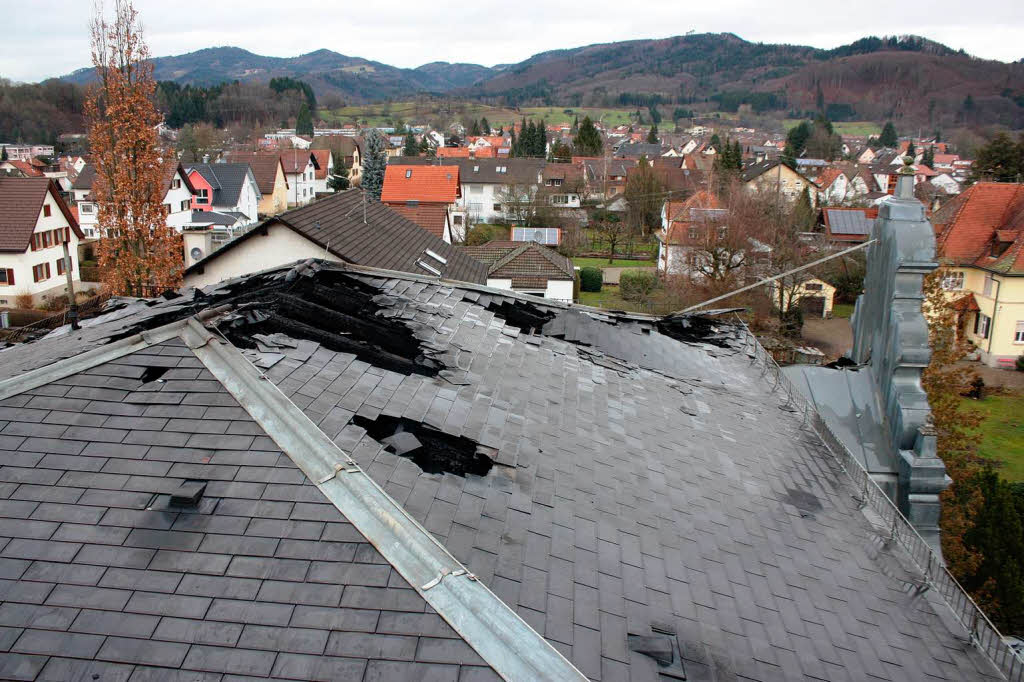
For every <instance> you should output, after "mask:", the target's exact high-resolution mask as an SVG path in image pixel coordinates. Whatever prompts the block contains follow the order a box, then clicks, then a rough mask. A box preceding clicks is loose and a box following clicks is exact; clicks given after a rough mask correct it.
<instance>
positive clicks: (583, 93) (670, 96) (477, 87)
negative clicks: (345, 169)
mask: <svg viewBox="0 0 1024 682" xmlns="http://www.w3.org/2000/svg"><path fill="white" fill-rule="evenodd" d="M153 63H154V68H155V74H156V77H157V79H158V80H173V81H176V82H178V83H181V84H186V83H189V84H194V85H211V84H216V83H221V82H224V81H234V80H240V81H258V82H266V81H269V80H270V79H271V78H274V77H279V76H290V77H292V78H298V79H301V80H304V81H306V82H308V83H309V84H310V85H311V86H312V87H313V89H314V91H315V92H316V93H317V95H318V96H323V95H327V94H335V95H340V96H341V97H342V98H344V99H345V100H347V101H351V102H353V103H362V102H373V101H382V100H385V99H400V98H408V97H411V96H413V95H416V94H420V93H433V94H444V93H448V94H451V95H454V96H459V97H466V98H472V99H478V100H483V101H488V102H491V103H495V104H503V105H512V106H515V105H529V104H545V105H557V106H563V105H564V106H629V107H634V106H635V107H637V108H641V109H644V108H646V107H647V106H648V105H649V104H651V103H658V104H660V105H666V106H673V107H675V106H678V107H682V108H688V107H690V106H694V107H700V106H701V105H702V104H704V105H706V106H705V108H715V109H720V110H724V111H735V110H736V109H737V107H741V106H746V107H750V108H752V109H753V110H754V112H755V113H756V112H759V111H778V112H783V113H793V114H794V115H804V114H806V113H807V112H813V111H817V110H821V109H822V108H825V109H827V111H828V112H830V115H831V116H832V117H833V118H836V119H842V118H844V117H845V118H851V119H853V118H855V119H867V120H882V119H886V118H896V119H905V120H908V121H911V122H913V123H915V124H916V125H928V126H932V125H934V126H937V127H938V126H948V125H954V124H963V123H978V124H982V123H1001V124H1004V125H1009V126H1011V127H1024V63H1020V62H1016V63H1010V64H1007V63H1004V62H997V61H988V60H982V59H977V58H974V57H971V56H970V55H967V54H965V53H963V52H962V51H960V52H957V51H954V50H952V49H951V48H949V47H947V46H945V45H942V44H941V43H937V42H934V41H930V40H927V39H925V38H920V37H917V36H900V37H895V36H893V37H884V38H877V37H869V38H863V39H861V40H858V41H855V42H853V43H851V44H849V45H844V46H841V47H838V48H835V49H831V50H824V49H819V48H814V47H807V46H801V45H781V44H779V45H777V44H765V43H752V42H748V41H746V40H743V39H742V38H740V37H738V36H736V35H735V34H732V33H719V34H711V33H704V34H693V35H687V36H676V37H673V38H665V39H657V40H630V41H624V42H616V43H606V44H596V45H586V46H582V47H576V48H568V49H559V50H551V51H548V52H542V53H540V54H536V55H534V56H532V57H530V58H529V59H526V60H524V61H522V62H520V63H518V64H502V65H498V66H495V67H486V66H481V65H478V64H461V63H457V64H451V63H448V62H432V63H429V64H424V65H422V66H419V67H417V68H415V69H401V68H397V67H394V66H389V65H387V64H383V63H381V62H375V61H371V60H367V59H363V58H360V57H350V56H346V55H342V54H339V53H337V52H333V51H331V50H327V49H321V50H316V51H314V52H310V53H308V54H303V55H299V56H297V57H266V56H262V55H257V54H255V53H252V52H249V51H248V50H244V49H242V48H237V47H212V48H206V49H203V50H197V51H195V52H190V53H188V54H183V55H175V56H169V57H156V58H154V59H153ZM91 77H92V70H91V69H80V70H78V71H76V72H74V73H72V74H69V75H67V76H64V78H63V79H64V80H68V81H72V82H77V83H84V82H87V81H88V80H89V79H90V78H91ZM708 102H712V103H713V106H712V105H708V104H707V103H708Z"/></svg>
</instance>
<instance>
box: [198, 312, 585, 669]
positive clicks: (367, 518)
mask: <svg viewBox="0 0 1024 682" xmlns="http://www.w3.org/2000/svg"><path fill="white" fill-rule="evenodd" d="M181 338H182V339H183V340H184V341H185V343H186V345H188V347H189V348H190V349H192V351H193V352H194V353H195V354H196V357H197V358H199V360H200V362H202V363H203V365H204V366H205V367H206V368H207V369H208V370H209V371H210V372H211V373H212V374H213V375H214V376H215V377H216V378H217V380H218V381H220V382H221V383H222V384H223V385H224V387H225V388H226V389H227V390H228V392H229V393H231V395H233V396H234V397H235V399H236V400H238V402H239V404H240V405H241V406H242V407H243V408H244V409H245V410H246V412H248V413H249V414H250V415H251V416H252V418H253V419H254V420H255V421H256V422H257V423H258V424H259V425H260V426H261V427H262V428H263V429H264V431H266V432H267V435H268V436H270V437H271V438H272V439H273V440H274V442H275V443H277V445H278V446H279V447H280V448H281V449H282V450H283V451H284V452H285V454H287V455H288V457H289V458H290V459H291V460H292V461H293V462H294V463H295V464H296V466H298V467H299V468H300V469H301V470H302V472H303V473H304V474H305V475H306V476H307V477H308V478H309V479H310V480H311V481H313V482H314V483H315V484H316V485H317V487H318V488H319V489H320V491H321V492H322V493H323V495H324V496H325V497H326V498H327V499H328V500H330V502H331V503H332V504H334V506H335V507H336V508H337V509H338V511H339V512H341V513H342V514H343V515H344V516H345V517H346V518H347V519H348V521H349V522H351V523H352V525H353V526H355V527H356V529H357V530H358V531H359V532H360V533H361V534H362V535H363V536H364V537H365V538H366V539H367V540H368V541H369V542H370V543H371V544H372V545H373V546H374V547H375V548H376V549H377V551H378V552H380V553H381V555H382V556H383V557H384V558H385V559H386V560H387V561H388V563H389V564H391V565H392V566H393V567H394V568H395V569H396V570H397V571H398V572H399V574H401V576H402V577H403V578H404V579H405V580H406V581H407V582H408V583H409V584H410V585H412V587H413V588H414V589H415V590H416V591H417V593H419V594H420V595H421V596H422V597H423V598H424V600H425V601H426V602H427V603H428V604H430V606H431V608H433V609H434V610H435V611H437V612H438V613H439V614H440V615H441V617H442V618H444V620H445V621H446V622H447V623H448V624H449V625H451V626H452V628H454V629H455V631H456V632H458V633H459V635H460V636H461V637H462V638H463V639H464V640H465V641H466V642H467V643H468V644H469V645H470V646H471V647H472V648H473V649H474V650H475V651H476V652H477V653H478V654H480V656H481V657H482V658H483V659H484V660H485V661H486V662H487V663H488V664H489V665H490V666H491V667H492V668H493V669H494V670H495V671H496V672H497V673H498V674H499V675H501V676H502V678H504V679H506V680H574V679H575V680H586V679H587V678H586V677H585V676H584V675H583V674H582V673H581V672H580V671H579V670H577V669H576V668H575V667H574V666H573V665H572V663H570V662H569V661H568V660H567V659H566V658H565V657H564V656H562V654H561V653H559V651H558V650H557V649H555V648H554V647H553V646H552V645H551V644H550V643H549V642H548V641H547V640H546V639H544V638H543V637H542V636H541V635H540V634H538V633H537V632H536V631H535V630H533V629H532V628H531V627H530V626H529V625H528V624H527V623H526V622H525V621H523V620H522V619H521V618H520V617H519V616H518V615H517V614H516V613H515V611H513V610H512V609H511V608H510V607H509V606H508V605H507V604H505V603H504V602H503V601H501V600H500V599H499V598H498V597H497V596H495V595H494V593H493V592H491V591H490V590H489V589H487V587H486V586H485V585H484V584H483V583H481V582H480V581H479V580H478V579H477V578H476V576H474V575H473V574H472V573H470V572H469V571H468V570H467V569H466V567H465V566H463V565H462V564H461V563H459V561H458V560H457V559H456V558H455V557H454V556H452V555H451V554H450V553H449V552H448V550H447V549H446V548H445V547H444V545H442V544H441V543H440V542H439V541H438V540H437V539H436V538H434V536H433V535H431V534H430V533H429V532H428V531H427V530H426V529H424V528H423V526H422V525H420V524H419V523H418V522H417V521H416V520H415V519H414V518H413V517H412V516H411V515H410V514H409V513H408V512H407V511H406V510H405V509H404V508H403V507H402V506H401V505H400V504H398V502H396V501H395V500H394V499H393V498H392V497H391V496H390V495H388V494H387V493H386V492H385V491H384V490H383V489H382V488H381V487H380V486H379V485H377V483H376V482H375V481H374V480H373V479H372V478H370V476H369V475H368V474H367V473H366V472H365V471H363V469H362V468H360V467H359V466H358V465H357V464H356V463H355V462H354V461H353V460H352V459H351V458H350V457H349V456H348V454H346V453H345V452H344V451H342V450H341V448H339V447H338V446H337V444H335V443H334V442H333V441H331V440H330V439H329V438H328V437H327V436H326V434H324V433H323V432H322V431H321V430H320V429H319V428H318V427H317V426H316V425H315V424H314V423H313V422H312V421H311V420H310V419H309V417H307V416H306V414H305V413H304V412H302V410H300V409H299V408H298V407H297V406H296V405H295V404H294V403H293V402H291V400H289V399H288V397H287V396H285V394H284V393H282V392H281V390H280V389H279V388H278V387H277V386H276V385H275V384H274V383H273V382H272V381H270V380H268V379H267V378H266V376H265V375H263V374H261V373H260V372H259V370H257V369H256V367H255V366H254V365H252V364H251V363H250V362H249V361H248V360H247V359H246V358H245V357H244V356H243V355H242V354H241V353H240V352H239V351H238V349H236V348H235V347H234V346H232V345H230V344H229V343H226V342H221V341H220V340H219V339H217V338H216V337H215V336H214V335H213V333H211V332H210V331H209V330H208V329H206V328H205V327H203V326H202V325H201V324H200V323H199V322H197V321H195V320H188V321H187V323H186V325H185V326H184V328H183V329H182V330H181Z"/></svg>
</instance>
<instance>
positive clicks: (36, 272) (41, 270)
mask: <svg viewBox="0 0 1024 682" xmlns="http://www.w3.org/2000/svg"><path fill="white" fill-rule="evenodd" d="M44 279H50V264H49V263H40V264H39V265H33V266H32V281H33V282H42V281H43V280H44Z"/></svg>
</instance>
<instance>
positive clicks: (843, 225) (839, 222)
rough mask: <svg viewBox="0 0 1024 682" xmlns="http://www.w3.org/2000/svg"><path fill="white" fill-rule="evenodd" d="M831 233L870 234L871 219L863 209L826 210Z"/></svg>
mask: <svg viewBox="0 0 1024 682" xmlns="http://www.w3.org/2000/svg"><path fill="white" fill-rule="evenodd" d="M828 224H829V228H830V229H831V230H832V233H833V234H871V221H870V220H868V218H867V216H865V215H864V211H828Z"/></svg>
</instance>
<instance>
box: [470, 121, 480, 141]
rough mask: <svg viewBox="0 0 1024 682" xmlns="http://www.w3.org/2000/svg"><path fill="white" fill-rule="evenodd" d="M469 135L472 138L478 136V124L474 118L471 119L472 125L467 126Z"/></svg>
mask: <svg viewBox="0 0 1024 682" xmlns="http://www.w3.org/2000/svg"><path fill="white" fill-rule="evenodd" d="M469 134H470V135H472V136H473V137H479V136H480V122H479V121H477V120H476V119H475V118H474V119H473V123H472V125H470V126H469Z"/></svg>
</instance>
